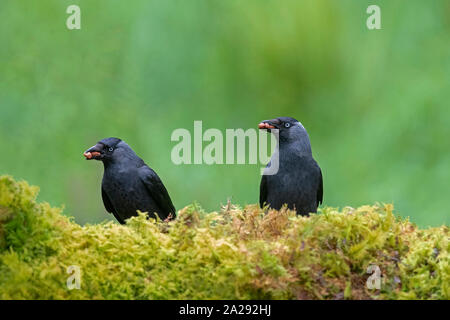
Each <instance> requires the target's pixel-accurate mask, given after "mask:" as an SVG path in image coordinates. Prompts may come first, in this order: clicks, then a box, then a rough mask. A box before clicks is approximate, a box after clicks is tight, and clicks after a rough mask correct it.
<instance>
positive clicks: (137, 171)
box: [84, 138, 175, 224]
mask: <svg viewBox="0 0 450 320" xmlns="http://www.w3.org/2000/svg"><path fill="white" fill-rule="evenodd" d="M84 156H85V157H86V160H92V159H95V160H100V161H102V162H103V165H104V168H105V171H104V174H103V180H102V198H103V204H104V205H105V208H106V211H108V212H109V213H112V214H113V215H114V217H116V219H117V220H118V221H119V222H120V223H121V224H124V223H125V220H126V219H128V218H130V217H132V216H137V212H136V211H137V210H140V211H142V212H147V213H148V215H149V217H152V218H156V216H155V213H156V214H158V216H159V218H160V219H161V220H165V219H167V218H169V219H172V218H175V208H174V206H173V204H172V200H171V199H170V196H169V194H168V193H167V190H166V188H165V187H164V185H163V183H162V181H161V179H159V177H158V175H157V174H156V172H155V171H153V170H152V169H151V168H149V167H148V166H147V165H146V164H145V162H144V161H143V160H142V159H141V158H139V157H138V156H137V155H136V153H135V152H134V151H133V150H132V149H131V148H130V146H129V145H128V144H126V143H125V142H124V141H122V140H120V139H118V138H106V139H103V140H100V141H99V142H98V143H97V144H96V145H95V146H93V147H92V148H90V149H88V150H86V151H85V152H84Z"/></svg>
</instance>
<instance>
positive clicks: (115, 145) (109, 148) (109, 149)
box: [83, 138, 122, 162]
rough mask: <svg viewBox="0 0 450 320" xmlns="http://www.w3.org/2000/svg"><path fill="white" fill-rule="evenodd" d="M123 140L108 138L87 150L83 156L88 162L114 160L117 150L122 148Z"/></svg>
mask: <svg viewBox="0 0 450 320" xmlns="http://www.w3.org/2000/svg"><path fill="white" fill-rule="evenodd" d="M121 143H122V140H120V139H118V138H106V139H103V140H100V141H99V142H97V144H96V145H95V146H93V147H91V148H89V149H87V150H86V151H85V152H84V153H83V155H84V156H85V157H86V160H100V161H103V162H105V161H108V160H111V159H113V157H114V156H115V153H116V152H117V149H119V148H120V147H121Z"/></svg>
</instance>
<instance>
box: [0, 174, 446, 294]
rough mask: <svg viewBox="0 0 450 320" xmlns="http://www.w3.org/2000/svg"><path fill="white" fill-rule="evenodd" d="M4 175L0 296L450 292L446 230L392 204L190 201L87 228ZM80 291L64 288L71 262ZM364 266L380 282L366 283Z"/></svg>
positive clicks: (0, 198)
mask: <svg viewBox="0 0 450 320" xmlns="http://www.w3.org/2000/svg"><path fill="white" fill-rule="evenodd" d="M37 192H38V188H36V187H30V186H29V185H28V184H27V183H26V182H16V181H14V180H13V179H12V178H11V177H9V176H2V177H0V298H2V299H346V298H347V299H449V298H450V289H449V283H450V276H449V275H450V270H449V258H448V251H449V232H448V227H447V226H442V227H439V228H432V229H426V230H420V229H418V228H417V227H416V226H415V225H414V224H412V223H410V222H409V221H408V220H405V219H402V218H399V217H396V216H394V214H393V213H392V210H393V208H392V206H391V205H384V206H363V207H360V208H357V209H353V208H344V209H343V210H342V211H341V212H339V211H337V210H335V209H333V208H325V209H322V210H321V212H320V213H319V214H314V215H311V216H310V217H297V216H295V214H294V213H293V212H290V211H288V210H280V211H269V212H268V213H267V214H264V213H263V211H262V210H260V209H259V208H258V207H257V206H247V207H246V208H244V209H240V208H238V207H235V206H232V205H228V206H226V207H224V208H223V209H222V210H221V211H220V212H212V213H205V212H204V211H203V210H202V209H200V208H199V207H198V206H197V205H195V204H194V205H191V206H188V207H186V208H184V209H183V210H181V211H180V212H179V216H178V219H177V220H175V221H172V222H169V223H166V222H162V221H154V220H147V219H146V218H145V215H144V214H141V215H140V216H139V217H136V218H132V219H130V220H129V221H128V223H127V225H125V226H122V225H118V224H116V223H113V222H106V223H102V224H98V225H86V226H84V227H82V226H80V225H78V224H76V223H74V222H73V220H72V219H71V218H68V217H66V216H64V215H62V214H61V209H58V208H52V207H51V206H50V205H49V204H47V203H37V202H36V201H35V198H36V195H37ZM73 265H75V266H79V267H80V270H81V288H80V289H73V290H69V289H68V287H67V284H66V283H67V278H68V277H69V276H70V274H68V273H67V270H68V267H69V266H73ZM370 265H376V266H378V267H379V268H380V270H381V274H382V277H381V280H382V281H381V288H380V289H379V290H377V289H369V288H368V287H367V280H368V278H369V277H370V276H371V275H370V274H368V273H367V269H368V268H369V266H370Z"/></svg>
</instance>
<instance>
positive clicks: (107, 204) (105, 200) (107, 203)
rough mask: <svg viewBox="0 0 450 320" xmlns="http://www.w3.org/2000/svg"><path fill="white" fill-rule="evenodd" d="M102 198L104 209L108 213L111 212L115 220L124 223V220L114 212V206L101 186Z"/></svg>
mask: <svg viewBox="0 0 450 320" xmlns="http://www.w3.org/2000/svg"><path fill="white" fill-rule="evenodd" d="M102 199H103V204H104V205H105V209H106V211H108V212H109V213H112V214H113V215H114V217H115V218H116V219H117V221H119V223H121V224H124V223H125V221H123V219H122V218H121V217H120V216H119V215H118V214H117V213H116V212H115V210H114V207H113V205H112V203H111V200H109V197H108V195H107V194H106V192H105V190H104V189H103V187H102Z"/></svg>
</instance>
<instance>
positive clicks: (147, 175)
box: [139, 165, 176, 217]
mask: <svg viewBox="0 0 450 320" xmlns="http://www.w3.org/2000/svg"><path fill="white" fill-rule="evenodd" d="M139 177H140V178H141V180H142V182H143V183H144V185H145V187H146V188H147V191H148V192H149V193H150V195H151V197H152V198H153V200H155V202H156V204H157V205H158V206H159V207H160V208H161V210H162V211H163V212H164V213H167V215H169V213H172V215H173V217H175V215H176V211H175V207H174V206H173V203H172V200H171V199H170V196H169V193H168V192H167V190H166V187H164V184H163V183H162V181H161V179H160V178H159V177H158V175H157V174H156V172H155V171H153V170H152V169H151V168H149V167H148V166H146V165H144V166H142V167H141V168H140V169H139Z"/></svg>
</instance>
